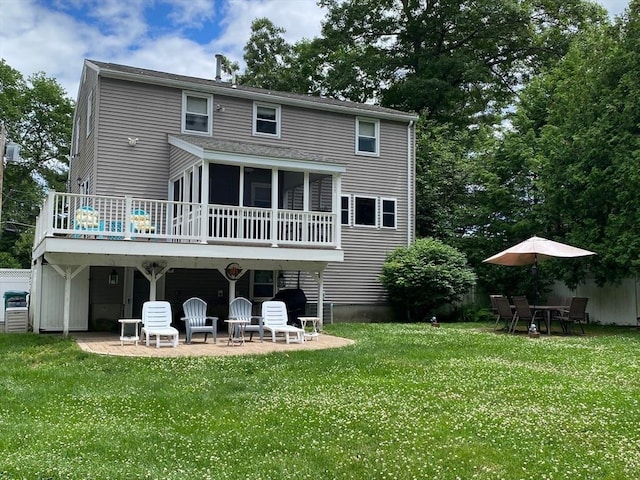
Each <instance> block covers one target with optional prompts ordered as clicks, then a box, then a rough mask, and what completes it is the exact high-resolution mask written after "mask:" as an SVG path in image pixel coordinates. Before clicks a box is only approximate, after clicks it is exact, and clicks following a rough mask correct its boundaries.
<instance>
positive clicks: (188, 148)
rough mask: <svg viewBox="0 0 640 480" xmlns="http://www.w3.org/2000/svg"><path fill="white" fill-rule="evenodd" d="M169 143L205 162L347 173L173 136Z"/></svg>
mask: <svg viewBox="0 0 640 480" xmlns="http://www.w3.org/2000/svg"><path fill="white" fill-rule="evenodd" d="M168 142H169V144H170V145H173V146H174V147H178V148H179V149H181V150H184V151H185V152H187V153H190V154H192V155H195V156H197V157H198V158H201V159H203V160H207V161H214V162H217V163H227V164H229V165H244V166H247V167H257V168H276V167H277V168H279V169H284V170H291V171H295V172H304V171H309V172H313V173H345V172H346V171H347V169H346V167H345V166H344V165H338V164H335V163H318V162H313V161H309V160H295V159H286V158H278V157H268V156H260V157H257V156H255V155H246V154H242V153H227V152H218V151H210V150H205V149H204V148H202V147H198V146H196V145H193V144H192V143H189V142H187V141H184V140H182V139H180V138H176V137H174V136H173V135H169V137H168Z"/></svg>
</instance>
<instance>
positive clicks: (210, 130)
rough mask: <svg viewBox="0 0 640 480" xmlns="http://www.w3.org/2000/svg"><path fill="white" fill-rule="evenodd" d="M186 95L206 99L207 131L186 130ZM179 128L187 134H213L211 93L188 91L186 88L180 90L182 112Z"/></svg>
mask: <svg viewBox="0 0 640 480" xmlns="http://www.w3.org/2000/svg"><path fill="white" fill-rule="evenodd" d="M187 97H194V98H202V99H204V100H206V101H207V131H206V132H201V131H199V130H188V129H187V125H186V123H187V122H186V120H187ZM181 130H182V133H187V134H189V135H207V136H211V135H212V134H213V95H209V94H205V93H199V92H190V91H187V90H183V92H182V113H181Z"/></svg>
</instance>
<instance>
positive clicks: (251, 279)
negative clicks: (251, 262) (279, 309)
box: [249, 268, 278, 302]
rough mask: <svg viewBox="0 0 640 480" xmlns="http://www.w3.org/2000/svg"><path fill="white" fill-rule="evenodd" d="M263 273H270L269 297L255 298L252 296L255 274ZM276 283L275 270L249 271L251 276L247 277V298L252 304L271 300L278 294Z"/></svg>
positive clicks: (259, 269) (276, 275) (276, 274)
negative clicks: (249, 298)
mask: <svg viewBox="0 0 640 480" xmlns="http://www.w3.org/2000/svg"><path fill="white" fill-rule="evenodd" d="M256 271H263V272H271V275H272V276H271V296H269V297H256V296H254V288H255V283H256V282H255V272H256ZM277 281H278V273H277V270H271V269H268V268H266V269H265V268H256V269H252V270H251V276H250V277H249V296H250V297H251V300H252V301H253V302H264V301H267V300H271V299H272V298H273V296H274V295H275V294H276V293H277V292H278V286H277V284H276V282H277ZM258 285H268V283H259V284H258Z"/></svg>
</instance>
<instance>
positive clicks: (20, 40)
mask: <svg viewBox="0 0 640 480" xmlns="http://www.w3.org/2000/svg"><path fill="white" fill-rule="evenodd" d="M598 3H600V4H602V5H603V6H604V7H605V8H606V9H607V11H608V12H609V15H610V16H611V17H613V16H615V15H621V14H622V13H623V12H624V9H625V8H626V7H627V5H628V0H601V1H599V2H598ZM324 13H325V12H324V11H323V10H322V9H321V8H320V7H318V6H317V5H316V0H0V58H2V59H4V60H5V61H6V63H7V64H8V65H9V66H11V67H12V68H14V69H16V70H18V71H19V72H20V73H21V74H22V75H23V76H24V78H25V79H27V78H28V77H29V76H30V75H32V74H34V73H37V72H44V73H45V74H46V75H47V77H52V78H55V79H56V80H57V81H58V83H59V84H60V85H61V86H62V87H63V88H64V89H65V91H66V93H67V96H69V97H71V98H73V99H75V97H76V95H77V90H78V83H79V80H80V75H81V72H82V63H83V61H84V59H85V58H88V59H93V60H99V61H102V62H112V63H119V64H123V65H131V66H136V67H141V68H149V69H152V70H159V71H163V72H171V73H178V74H184V75H191V76H195V77H203V78H213V77H214V76H215V59H214V55H215V54H216V53H222V54H224V55H226V56H227V57H228V58H229V59H230V60H232V61H238V62H240V63H242V49H243V47H244V45H245V44H246V42H247V39H248V38H249V35H250V33H251V22H252V21H253V20H254V19H256V18H260V17H267V18H269V19H270V20H271V21H272V22H273V23H274V24H275V25H276V26H279V27H282V28H284V29H285V30H286V32H285V33H284V35H283V36H284V38H285V39H286V40H287V41H288V42H290V43H293V42H295V41H298V40H301V39H302V38H313V37H315V36H318V35H319V34H320V23H321V21H322V19H323V17H324Z"/></svg>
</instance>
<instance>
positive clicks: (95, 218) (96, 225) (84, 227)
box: [73, 205, 104, 238]
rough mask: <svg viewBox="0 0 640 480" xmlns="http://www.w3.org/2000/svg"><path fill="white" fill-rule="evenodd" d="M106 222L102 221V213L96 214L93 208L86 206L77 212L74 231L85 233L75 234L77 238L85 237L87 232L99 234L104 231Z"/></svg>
mask: <svg viewBox="0 0 640 480" xmlns="http://www.w3.org/2000/svg"><path fill="white" fill-rule="evenodd" d="M103 225H104V222H101V221H100V213H99V212H96V211H95V210H94V208H93V207H92V206H89V205H85V206H84V207H80V208H79V209H77V210H76V214H75V220H74V223H73V229H74V230H76V231H81V232H83V233H82V234H80V233H76V234H74V237H75V238H81V237H84V236H85V235H86V234H87V233H86V232H97V231H99V230H103V229H104V227H103Z"/></svg>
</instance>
